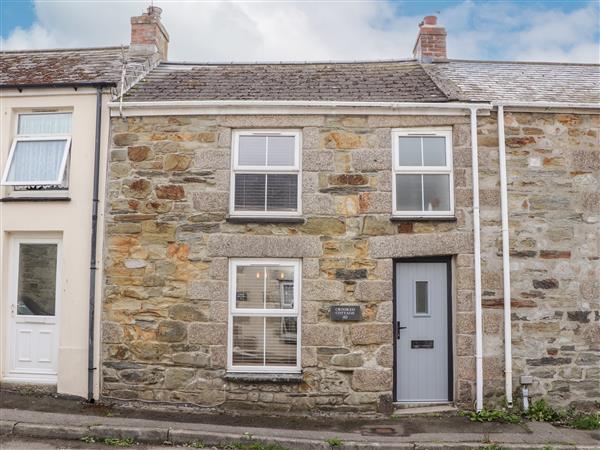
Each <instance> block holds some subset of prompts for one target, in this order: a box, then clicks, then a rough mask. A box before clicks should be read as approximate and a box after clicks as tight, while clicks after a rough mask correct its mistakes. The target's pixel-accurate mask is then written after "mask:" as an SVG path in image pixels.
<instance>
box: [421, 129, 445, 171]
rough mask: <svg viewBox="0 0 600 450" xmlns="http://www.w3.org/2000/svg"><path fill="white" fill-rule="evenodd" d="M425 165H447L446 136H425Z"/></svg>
mask: <svg viewBox="0 0 600 450" xmlns="http://www.w3.org/2000/svg"><path fill="white" fill-rule="evenodd" d="M423 165H424V166H445V165H446V138H443V137H433V136H428V137H424V138H423Z"/></svg>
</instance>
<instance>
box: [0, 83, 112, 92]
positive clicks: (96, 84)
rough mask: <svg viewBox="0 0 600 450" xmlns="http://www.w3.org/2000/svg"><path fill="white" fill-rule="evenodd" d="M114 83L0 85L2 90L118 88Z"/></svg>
mask: <svg viewBox="0 0 600 450" xmlns="http://www.w3.org/2000/svg"><path fill="white" fill-rule="evenodd" d="M116 86H117V83H115V82H114V81H80V82H73V83H21V84H19V83H17V84H0V89H19V90H21V89H30V88H79V87H116Z"/></svg>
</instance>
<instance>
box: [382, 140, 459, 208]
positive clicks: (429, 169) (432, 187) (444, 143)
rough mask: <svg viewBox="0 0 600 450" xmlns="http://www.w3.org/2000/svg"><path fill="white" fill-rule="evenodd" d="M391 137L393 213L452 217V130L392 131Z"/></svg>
mask: <svg viewBox="0 0 600 450" xmlns="http://www.w3.org/2000/svg"><path fill="white" fill-rule="evenodd" d="M392 139H393V140H392V142H393V145H392V150H393V164H394V168H393V172H394V173H393V184H394V186H393V197H394V198H393V204H394V206H393V207H394V210H393V214H394V215H395V216H434V217H435V216H452V215H453V214H454V198H453V177H452V175H453V174H452V131H451V130H448V129H419V130H418V129H405V130H396V131H394V132H393V135H392Z"/></svg>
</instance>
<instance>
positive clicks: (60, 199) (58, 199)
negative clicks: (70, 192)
mask: <svg viewBox="0 0 600 450" xmlns="http://www.w3.org/2000/svg"><path fill="white" fill-rule="evenodd" d="M70 201H71V197H37V196H36V197H4V198H0V202H4V203H14V202H70Z"/></svg>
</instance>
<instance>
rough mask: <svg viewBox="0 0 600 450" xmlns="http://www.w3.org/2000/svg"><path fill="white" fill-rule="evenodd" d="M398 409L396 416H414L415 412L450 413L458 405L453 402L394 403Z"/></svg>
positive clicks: (455, 409)
mask: <svg viewBox="0 0 600 450" xmlns="http://www.w3.org/2000/svg"><path fill="white" fill-rule="evenodd" d="M394 406H395V407H396V410H395V411H394V416H412V415H415V414H437V413H448V412H454V411H457V408H456V406H454V405H453V404H452V403H442V404H435V405H432V404H423V403H409V404H401V403H400V404H398V403H396V404H394Z"/></svg>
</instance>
